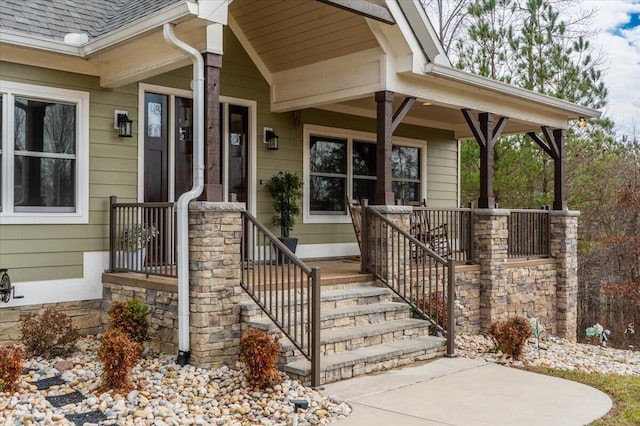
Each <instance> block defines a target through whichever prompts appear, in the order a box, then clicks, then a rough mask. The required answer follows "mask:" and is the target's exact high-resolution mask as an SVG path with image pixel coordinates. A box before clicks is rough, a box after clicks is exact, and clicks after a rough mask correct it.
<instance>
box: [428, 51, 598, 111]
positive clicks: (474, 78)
mask: <svg viewBox="0 0 640 426" xmlns="http://www.w3.org/2000/svg"><path fill="white" fill-rule="evenodd" d="M425 75H431V76H434V77H440V78H445V79H448V80H451V81H454V82H459V83H463V84H468V85H472V86H475V87H479V88H482V89H484V90H491V91H493V92H496V93H499V94H503V95H506V96H511V97H515V98H519V99H522V100H526V101H529V102H536V103H538V104H541V105H544V106H545V107H548V108H553V109H558V110H561V111H563V112H564V113H565V114H566V115H567V116H568V117H569V118H578V117H585V118H595V117H600V115H601V114H602V113H601V112H600V111H598V110H595V109H592V108H587V107H583V106H581V105H576V104H574V103H572V102H569V101H565V100H562V99H558V98H554V97H552V96H547V95H543V94H541V93H536V92H533V91H531V90H527V89H523V88H520V87H516V86H512V85H510V84H507V83H502V82H500V81H496V80H492V79H489V78H485V77H481V76H478V75H475V74H471V73H468V72H465V71H462V70H458V69H456V68H451V67H448V66H442V65H438V64H433V63H431V64H427V65H426V67H425Z"/></svg>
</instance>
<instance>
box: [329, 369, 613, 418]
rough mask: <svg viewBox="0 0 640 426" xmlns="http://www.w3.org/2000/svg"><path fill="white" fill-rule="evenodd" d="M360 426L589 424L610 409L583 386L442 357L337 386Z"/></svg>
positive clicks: (333, 387)
mask: <svg viewBox="0 0 640 426" xmlns="http://www.w3.org/2000/svg"><path fill="white" fill-rule="evenodd" d="M324 394H325V395H335V396H336V398H337V399H338V400H342V401H347V402H348V403H349V405H351V407H352V408H353V412H352V413H351V415H350V416H349V417H347V419H346V420H344V421H341V422H338V423H336V424H337V425H338V426H353V425H385V426H414V425H416V426H417V425H464V426H469V425H492V426H494V425H507V426H508V425H515V426H520V425H527V426H530V425H544V426H552V425H559V426H560V425H562V426H570V425H585V424H589V423H590V422H592V421H593V420H596V419H598V418H600V417H602V416H604V415H605V414H606V413H607V412H608V411H609V410H610V409H611V404H612V403H611V399H610V398H609V396H607V395H606V394H604V393H602V392H600V391H598V390H596V389H593V388H591V387H589V386H585V385H582V384H579V383H576V382H571V381H568V380H563V379H558V378H555V377H550V376H544V375H540V374H534V373H529V372H526V371H522V370H517V369H514V368H508V367H503V366H500V365H497V364H491V363H487V362H484V361H478V360H470V359H465V358H453V359H447V358H442V359H438V360H436V361H434V362H431V363H428V364H424V365H421V366H417V367H409V368H405V369H401V370H393V371H388V372H384V373H380V374H375V375H369V376H364V377H359V378H355V379H350V380H345V381H342V382H338V383H331V384H329V385H326V386H325V391H324Z"/></svg>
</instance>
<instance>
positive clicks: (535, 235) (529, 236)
mask: <svg viewBox="0 0 640 426" xmlns="http://www.w3.org/2000/svg"><path fill="white" fill-rule="evenodd" d="M509 211H510V215H509V216H508V218H507V228H508V239H507V247H508V248H507V254H508V257H509V258H530V257H550V256H551V246H550V244H551V237H550V235H551V220H550V217H549V213H550V211H549V210H526V209H511V210H509Z"/></svg>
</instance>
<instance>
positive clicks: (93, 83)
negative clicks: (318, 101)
mask: <svg viewBox="0 0 640 426" xmlns="http://www.w3.org/2000/svg"><path fill="white" fill-rule="evenodd" d="M224 52H225V54H224V56H223V68H222V71H221V76H220V81H221V85H220V93H221V95H222V96H228V97H235V98H241V99H247V100H254V101H256V103H257V131H258V138H257V139H258V146H257V150H256V151H257V171H256V179H257V181H258V182H260V181H262V182H264V181H266V180H267V179H269V178H270V177H271V176H272V175H273V174H275V173H277V172H278V171H280V170H291V171H294V172H297V173H298V174H300V175H302V166H303V165H302V157H303V135H302V126H299V127H296V126H295V121H294V114H293V113H282V114H276V113H272V112H270V98H269V96H270V89H269V86H268V84H267V83H266V81H265V80H264V79H263V78H262V76H261V74H260V72H259V71H258V69H257V68H256V67H255V66H254V64H253V63H252V61H251V59H250V58H249V56H248V55H247V54H246V52H245V51H244V50H243V48H242V46H241V45H240V43H239V42H238V40H237V39H236V38H235V36H234V35H233V33H232V32H231V31H230V30H229V29H228V28H225V33H224ZM0 78H1V79H3V80H11V81H19V82H23V83H31V84H37V85H43V86H51V87H59V88H66V89H73V90H81V91H86V92H89V94H90V106H89V114H90V123H89V167H90V172H89V224H88V225H85V224H82V225H0V266H2V267H3V268H9V269H10V273H11V277H12V279H13V280H14V281H15V282H20V281H32V280H52V279H65V278H78V277H81V276H82V253H83V252H85V251H104V250H107V249H108V221H109V216H108V205H109V202H108V197H109V196H110V195H116V196H118V198H119V199H120V200H121V201H135V200H136V199H137V176H138V158H137V156H138V146H137V137H136V136H137V135H136V134H135V133H134V137H133V138H118V137H117V135H116V133H115V131H114V129H113V111H114V110H115V109H125V110H128V111H129V116H130V117H132V118H133V119H134V132H136V131H137V124H138V123H137V119H136V118H137V117H138V85H137V84H130V85H127V86H125V87H122V88H119V89H114V90H110V89H103V88H101V87H100V85H99V79H98V78H97V77H91V76H85V75H79V74H73V73H67V72H59V71H53V70H48V69H44V68H38V67H30V66H24V65H18V64H13V63H7V62H0ZM190 82H191V67H184V68H181V69H177V70H174V71H172V72H168V73H166V74H163V75H160V76H156V77H153V78H149V79H146V80H144V83H148V84H154V85H158V86H165V87H173V88H179V89H185V90H188V89H189V86H190ZM301 119H302V120H301V121H302V124H315V125H322V126H327V127H336V128H342V129H352V130H358V131H364V132H370V133H374V132H375V120H373V119H368V118H362V117H356V116H350V115H345V114H338V113H333V112H328V111H323V110H315V109H311V110H304V111H302V112H301ZM263 127H272V128H274V129H275V130H276V132H277V133H278V135H279V136H280V149H279V150H278V151H269V150H267V149H266V146H265V145H264V144H262V143H261V139H262V129H263ZM395 135H397V136H402V137H407V138H412V139H417V140H426V141H427V144H426V147H427V194H428V204H429V205H431V206H438V207H441V206H448V207H453V206H455V204H456V196H457V195H456V194H457V177H456V173H457V161H458V160H457V157H458V152H457V143H455V142H454V140H453V134H452V133H451V132H448V131H440V130H434V129H428V128H422V127H418V126H411V125H401V126H399V128H398V130H397V131H396V133H395ZM256 186H257V197H258V199H257V200H256V206H257V215H258V219H259V220H261V221H262V222H263V223H265V224H270V223H271V216H272V206H271V199H270V197H269V195H268V194H267V193H266V191H265V190H264V184H259V183H258V184H257V185H256ZM273 230H274V231H276V229H275V228H274V229H273ZM293 235H294V236H297V237H299V238H300V244H320V243H345V242H354V241H355V238H354V233H353V227H352V226H351V224H350V223H346V224H303V223H302V219H301V218H300V219H299V220H298V224H297V225H296V227H295V229H294V231H293Z"/></svg>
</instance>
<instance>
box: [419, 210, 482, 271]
mask: <svg viewBox="0 0 640 426" xmlns="http://www.w3.org/2000/svg"><path fill="white" fill-rule="evenodd" d="M409 233H410V234H411V235H413V236H414V237H416V238H417V239H419V240H420V241H422V242H423V243H425V244H426V245H427V246H428V247H429V248H431V249H432V250H433V251H435V252H436V253H437V254H439V255H440V256H442V257H444V258H447V259H453V260H455V261H456V262H459V263H471V262H472V261H473V238H472V236H473V209H472V208H458V209H441V208H430V207H417V206H416V207H413V212H412V213H411V217H410V226H409Z"/></svg>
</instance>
